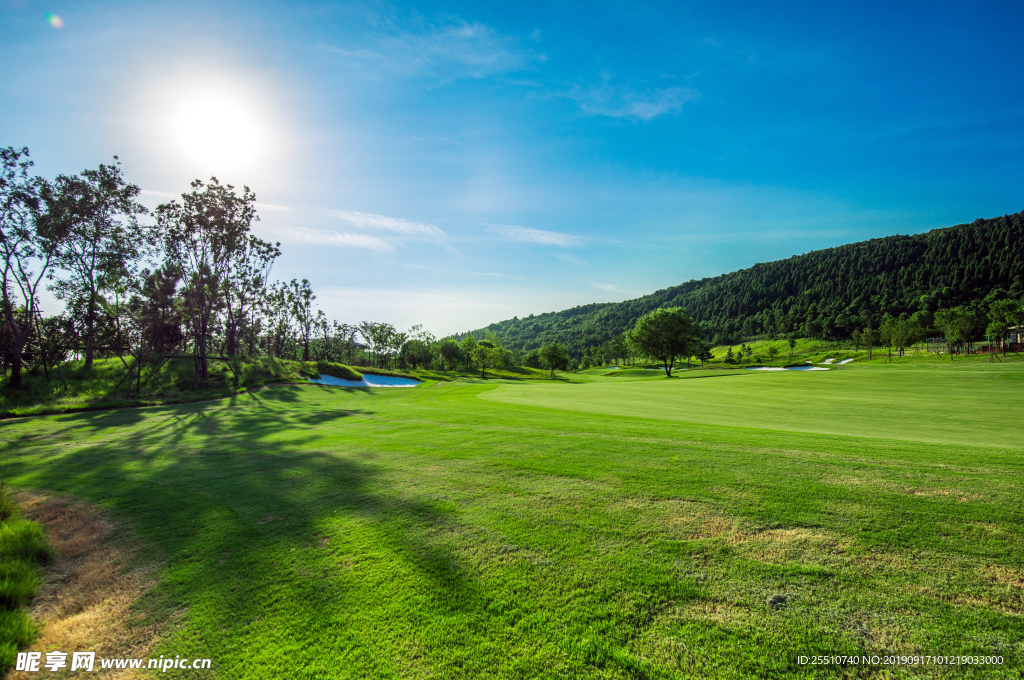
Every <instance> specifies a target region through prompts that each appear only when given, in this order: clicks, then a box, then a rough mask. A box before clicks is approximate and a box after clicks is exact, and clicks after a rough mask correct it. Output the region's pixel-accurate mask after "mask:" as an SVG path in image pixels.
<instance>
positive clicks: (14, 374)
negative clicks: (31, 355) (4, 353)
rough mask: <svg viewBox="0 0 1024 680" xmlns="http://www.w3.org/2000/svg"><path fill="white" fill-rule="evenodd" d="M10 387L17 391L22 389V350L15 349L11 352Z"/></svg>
mask: <svg viewBox="0 0 1024 680" xmlns="http://www.w3.org/2000/svg"><path fill="white" fill-rule="evenodd" d="M10 386H11V387H12V388H15V389H19V388H21V348H20V347H19V348H15V349H14V350H13V351H12V352H11V382H10Z"/></svg>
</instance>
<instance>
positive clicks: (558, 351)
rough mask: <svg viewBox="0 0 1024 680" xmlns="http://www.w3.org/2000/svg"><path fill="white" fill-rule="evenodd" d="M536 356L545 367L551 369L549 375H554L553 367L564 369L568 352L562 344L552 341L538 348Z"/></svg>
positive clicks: (567, 359)
mask: <svg viewBox="0 0 1024 680" xmlns="http://www.w3.org/2000/svg"><path fill="white" fill-rule="evenodd" d="M538 356H539V358H540V360H541V363H542V364H543V365H544V367H545V368H547V369H548V370H550V371H551V377H552V378H554V377H555V369H563V370H564V369H565V365H566V363H567V362H568V361H569V352H568V350H566V349H565V347H564V346H563V345H560V344H558V343H557V342H553V343H551V344H550V345H544V346H543V347H541V348H540V351H539V352H538Z"/></svg>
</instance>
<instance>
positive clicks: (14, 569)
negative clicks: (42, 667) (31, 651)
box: [0, 486, 53, 671]
mask: <svg viewBox="0 0 1024 680" xmlns="http://www.w3.org/2000/svg"><path fill="white" fill-rule="evenodd" d="M0 510H2V512H0V515H2V520H0V671H3V670H6V669H8V668H10V667H11V666H13V665H14V661H15V657H16V656H17V653H18V650H19V649H20V648H22V647H27V646H28V645H30V644H31V643H32V642H33V641H34V640H35V639H36V637H37V636H38V627H37V626H36V625H35V624H34V623H33V622H32V620H31V619H30V618H29V617H28V615H27V614H26V613H25V611H24V610H23V609H22V607H24V606H25V605H27V604H28V603H29V602H30V601H31V599H32V598H33V597H34V596H35V595H36V593H37V591H38V590H39V576H38V572H39V567H40V566H41V565H43V564H46V563H48V562H49V561H50V560H51V559H53V551H52V550H51V549H50V547H49V546H48V545H47V544H46V537H45V536H44V535H43V530H42V529H41V528H40V526H39V525H38V524H36V523H35V522H31V521H29V520H27V519H23V518H22V517H20V516H19V513H18V510H17V507H16V505H15V504H14V502H13V500H12V499H11V497H10V494H9V493H8V491H7V488H6V487H4V486H0Z"/></svg>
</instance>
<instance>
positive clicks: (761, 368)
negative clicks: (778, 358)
mask: <svg viewBox="0 0 1024 680" xmlns="http://www.w3.org/2000/svg"><path fill="white" fill-rule="evenodd" d="M747 370H748V371H827V370H828V369H827V368H822V367H821V366H787V367H785V368H779V367H778V366H753V367H750V366H748V367H747Z"/></svg>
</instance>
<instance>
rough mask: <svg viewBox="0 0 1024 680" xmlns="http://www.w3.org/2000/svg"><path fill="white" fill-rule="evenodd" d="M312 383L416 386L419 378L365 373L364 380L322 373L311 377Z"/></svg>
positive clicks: (356, 385)
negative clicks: (315, 377)
mask: <svg viewBox="0 0 1024 680" xmlns="http://www.w3.org/2000/svg"><path fill="white" fill-rule="evenodd" d="M309 382H311V383H318V384H320V385H333V386H335V387H416V386H417V385H419V384H420V381H419V380H413V379H412V378H398V377H395V376H392V375H370V374H369V373H364V374H363V379H362V380H343V379H342V378H335V377H334V376H333V375H321V376H320V379H319V380H313V379H310V381H309Z"/></svg>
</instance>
